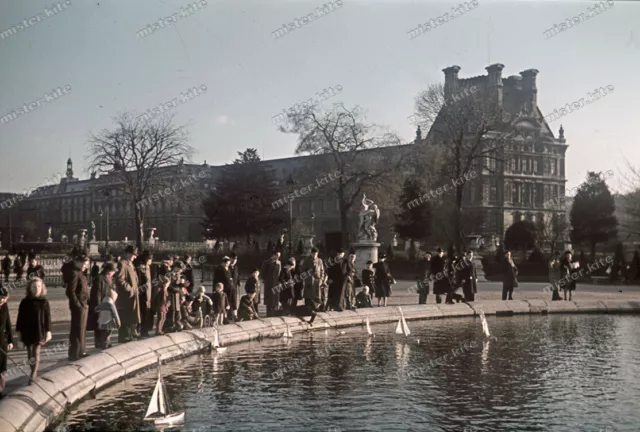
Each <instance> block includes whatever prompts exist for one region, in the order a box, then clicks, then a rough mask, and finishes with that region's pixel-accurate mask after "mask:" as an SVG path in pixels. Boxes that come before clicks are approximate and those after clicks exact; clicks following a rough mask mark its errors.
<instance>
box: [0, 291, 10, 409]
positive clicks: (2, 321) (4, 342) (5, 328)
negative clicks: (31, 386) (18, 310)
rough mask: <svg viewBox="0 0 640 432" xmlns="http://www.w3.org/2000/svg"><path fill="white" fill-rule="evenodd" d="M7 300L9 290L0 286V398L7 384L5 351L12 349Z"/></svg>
mask: <svg viewBox="0 0 640 432" xmlns="http://www.w3.org/2000/svg"><path fill="white" fill-rule="evenodd" d="M7 300H9V290H7V289H6V288H5V287H2V286H0V399H2V398H4V387H5V385H6V384H7V378H6V372H7V355H8V354H7V352H8V351H11V350H12V349H13V334H12V333H11V316H10V315H9V307H8V306H7Z"/></svg>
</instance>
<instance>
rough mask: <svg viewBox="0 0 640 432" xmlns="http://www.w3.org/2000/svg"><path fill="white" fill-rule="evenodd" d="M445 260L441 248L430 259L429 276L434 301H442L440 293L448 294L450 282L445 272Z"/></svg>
mask: <svg viewBox="0 0 640 432" xmlns="http://www.w3.org/2000/svg"><path fill="white" fill-rule="evenodd" d="M445 269H446V261H445V259H444V251H443V250H442V248H438V249H437V250H436V256H434V257H433V258H432V259H431V278H432V279H433V293H434V294H435V295H436V303H442V297H441V296H442V295H447V294H449V291H451V282H450V281H449V275H448V274H447V272H446V270H445Z"/></svg>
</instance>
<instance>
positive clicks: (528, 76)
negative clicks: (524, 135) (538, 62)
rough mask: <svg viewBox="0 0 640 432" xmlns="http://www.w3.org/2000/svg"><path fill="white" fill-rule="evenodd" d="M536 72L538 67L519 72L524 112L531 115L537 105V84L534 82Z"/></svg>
mask: <svg viewBox="0 0 640 432" xmlns="http://www.w3.org/2000/svg"><path fill="white" fill-rule="evenodd" d="M538 72H539V71H538V69H527V70H524V71H522V72H520V76H521V77H522V91H523V92H524V94H525V101H524V112H525V113H527V114H530V115H533V113H535V111H536V109H537V107H538V86H537V84H536V76H537V75H538Z"/></svg>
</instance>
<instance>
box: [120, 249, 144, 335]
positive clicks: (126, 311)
mask: <svg viewBox="0 0 640 432" xmlns="http://www.w3.org/2000/svg"><path fill="white" fill-rule="evenodd" d="M137 255H138V250H137V249H136V248H135V247H133V246H127V248H126V249H125V253H124V258H122V259H121V260H120V262H118V272H117V273H116V292H117V293H118V299H117V300H116V308H117V309H118V315H119V316H120V322H121V325H120V329H119V330H118V342H119V343H123V342H130V341H132V340H133V338H134V337H135V336H136V333H137V328H138V324H140V299H139V292H138V275H137V274H136V268H135V266H134V265H133V261H134V260H135V259H136V257H137Z"/></svg>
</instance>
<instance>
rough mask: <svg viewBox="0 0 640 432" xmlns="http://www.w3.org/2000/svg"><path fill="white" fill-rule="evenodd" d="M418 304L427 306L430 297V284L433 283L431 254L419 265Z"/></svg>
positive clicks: (428, 253)
mask: <svg viewBox="0 0 640 432" xmlns="http://www.w3.org/2000/svg"><path fill="white" fill-rule="evenodd" d="M416 279H417V281H418V304H427V296H428V295H429V282H430V281H431V252H427V253H426V254H425V255H424V259H423V260H420V262H419V263H418V276H417V277H416Z"/></svg>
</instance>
